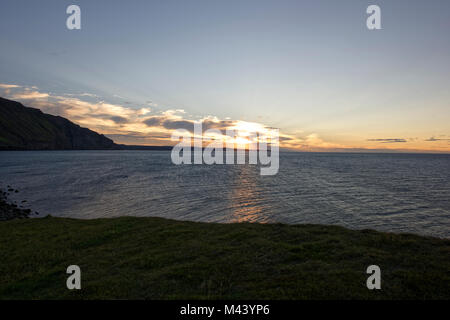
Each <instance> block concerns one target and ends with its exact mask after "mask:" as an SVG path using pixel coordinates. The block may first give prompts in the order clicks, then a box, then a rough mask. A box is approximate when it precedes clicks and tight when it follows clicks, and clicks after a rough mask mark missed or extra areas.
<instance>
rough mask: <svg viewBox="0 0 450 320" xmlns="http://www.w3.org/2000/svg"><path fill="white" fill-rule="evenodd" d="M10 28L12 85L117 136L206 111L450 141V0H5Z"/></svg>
mask: <svg viewBox="0 0 450 320" xmlns="http://www.w3.org/2000/svg"><path fill="white" fill-rule="evenodd" d="M71 4H77V5H79V6H80V8H81V30H68V29H67V28H66V19H67V17H68V15H67V14H66V8H67V6H69V5H71ZM370 4H377V5H379V6H380V8H381V21H382V22H381V23H382V30H372V31H370V30H368V29H367V28H366V19H367V16H368V15H367V14H366V8H367V6H368V5H370ZM18 17H20V19H18ZM0 30H1V32H0V43H1V47H0V48H1V50H0V96H2V97H5V98H8V99H13V100H17V101H20V102H22V103H23V104H24V105H26V106H30V107H37V108H40V109H42V110H43V111H44V112H47V113H51V114H55V115H61V116H64V117H67V118H68V119H70V120H72V121H74V122H75V123H77V124H80V125H81V126H84V127H88V128H90V129H92V130H95V131H98V132H100V133H103V134H105V135H107V136H109V137H110V138H112V139H113V140H114V141H115V142H118V143H125V144H139V145H168V144H173V143H172V142H171V141H170V139H169V138H170V135H171V132H173V130H175V129H177V128H187V127H189V126H191V125H192V122H193V121H195V120H201V119H203V120H204V121H205V122H206V123H207V126H209V127H214V128H221V129H225V128H227V127H232V126H234V127H238V128H239V127H241V128H250V127H252V128H253V127H254V128H266V127H274V128H279V130H280V133H281V138H282V139H281V146H282V147H288V148H293V149H297V150H305V151H353V150H372V149H377V150H379V149H383V150H386V149H393V150H400V151H435V152H437V151H439V152H450V36H449V35H450V1H448V0H431V1H424V0H422V1H415V0H395V1H393V0H391V1H383V0H373V1H364V0H354V1H353V0H343V1H336V0H329V1H324V0H318V1H313V0H308V1H300V0H292V1H286V0H278V1H275V0H271V1H266V0H257V1H256V0H255V1H253V0H245V1H243V0H239V1H234V0H227V1H223V0H222V1H217V0H208V1H206V0H205V1H198V0H189V1H180V0H178V1H172V0H165V1H148V0H145V1H144V0H142V1H135V0H131V1H101V0H95V1H75V0H74V1H63V0H55V1H47V0H46V1H29V0H28V1H22V0H2V1H1V4H0Z"/></svg>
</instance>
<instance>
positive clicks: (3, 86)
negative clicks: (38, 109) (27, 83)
mask: <svg viewBox="0 0 450 320" xmlns="http://www.w3.org/2000/svg"><path fill="white" fill-rule="evenodd" d="M15 88H20V86H18V85H16V84H7V83H0V89H3V93H4V94H5V95H9V94H10V93H11V89H15Z"/></svg>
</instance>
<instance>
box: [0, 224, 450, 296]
mask: <svg viewBox="0 0 450 320" xmlns="http://www.w3.org/2000/svg"><path fill="white" fill-rule="evenodd" d="M71 264H76V265H79V266H80V268H81V273H82V277H81V285H82V290H73V291H71V290H68V289H67V288H66V284H65V283H66V279H67V277H68V275H67V274H66V273H65V271H66V268H67V267H68V266H69V265H71ZM372 264H375V265H378V266H380V268H381V272H382V284H381V286H382V289H381V290H368V289H367V287H366V279H367V277H368V276H369V275H367V274H366V273H365V271H366V268H367V266H369V265H372ZM449 298H450V240H443V239H435V238H429V237H420V236H416V235H408V234H391V233H382V232H376V231H371V230H362V231H354V230H348V229H345V228H342V227H337V226H322V225H282V224H266V225H264V224H247V223H244V224H208V223H194V222H181V221H172V220H166V219H161V218H131V217H122V218H116V219H98V220H75V219H63V218H53V217H48V218H42V219H16V220H11V221H4V222H1V223H0V299H449Z"/></svg>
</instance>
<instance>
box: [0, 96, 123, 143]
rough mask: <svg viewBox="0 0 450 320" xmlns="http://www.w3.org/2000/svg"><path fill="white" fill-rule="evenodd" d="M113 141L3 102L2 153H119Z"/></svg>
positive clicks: (0, 122)
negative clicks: (91, 151) (77, 151)
mask: <svg viewBox="0 0 450 320" xmlns="http://www.w3.org/2000/svg"><path fill="white" fill-rule="evenodd" d="M117 148H118V145H116V144H115V143H114V142H113V141H112V140H111V139H108V138H107V137H105V136H104V135H102V134H98V133H97V132H94V131H92V130H89V129H87V128H82V127H80V126H79V125H77V124H75V123H73V122H71V121H69V120H67V119H65V118H63V117H59V116H53V115H50V114H46V113H43V112H42V111H40V110H39V109H34V108H28V107H25V106H23V105H22V104H21V103H19V102H16V101H11V100H7V99H3V98H0V150H92V149H97V150H98V149H117Z"/></svg>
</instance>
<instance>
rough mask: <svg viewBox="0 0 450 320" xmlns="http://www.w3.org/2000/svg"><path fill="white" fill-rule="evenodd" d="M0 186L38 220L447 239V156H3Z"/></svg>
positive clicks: (147, 153)
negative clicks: (298, 226)
mask: <svg viewBox="0 0 450 320" xmlns="http://www.w3.org/2000/svg"><path fill="white" fill-rule="evenodd" d="M0 185H1V186H2V187H3V188H5V187H6V186H7V185H11V186H12V187H13V188H16V189H19V190H20V192H19V193H13V194H12V195H11V200H14V201H17V203H18V204H20V203H21V201H22V200H26V201H27V202H26V203H25V204H24V206H25V207H29V208H31V209H33V211H38V212H39V213H40V216H44V215H47V214H51V215H54V216H60V217H73V218H104V217H117V216H128V215H130V216H156V217H165V218H172V219H179V220H191V221H205V222H223V223H228V222H243V221H248V222H261V223H272V222H282V223H289V224H294V223H315V224H335V225H341V226H345V227H348V228H352V229H365V228H371V229H376V230H382V231H394V232H411V233H417V234H422V235H432V236H438V237H447V238H448V237H450V155H432V154H346V153H281V154H280V169H279V173H278V174H277V175H276V176H261V175H260V174H259V168H258V167H257V166H254V165H181V166H176V165H173V164H172V163H171V160H170V151H25V152H14V151H5V152H0Z"/></svg>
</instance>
